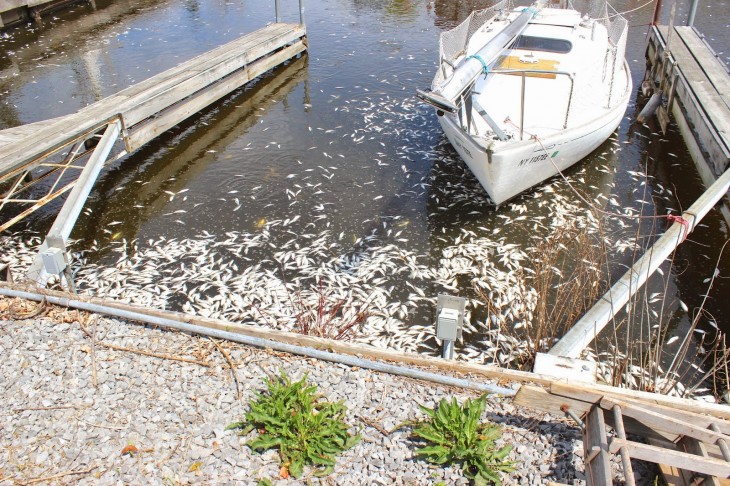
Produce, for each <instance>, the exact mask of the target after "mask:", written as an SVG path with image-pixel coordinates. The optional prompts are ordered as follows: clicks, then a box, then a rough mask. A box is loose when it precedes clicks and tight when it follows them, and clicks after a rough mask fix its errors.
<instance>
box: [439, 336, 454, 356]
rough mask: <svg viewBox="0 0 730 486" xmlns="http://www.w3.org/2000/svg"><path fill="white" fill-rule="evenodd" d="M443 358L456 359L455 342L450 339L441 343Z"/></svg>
mask: <svg viewBox="0 0 730 486" xmlns="http://www.w3.org/2000/svg"><path fill="white" fill-rule="evenodd" d="M441 346H442V348H441V357H442V358H443V359H454V341H452V340H450V339H444V341H443V343H441Z"/></svg>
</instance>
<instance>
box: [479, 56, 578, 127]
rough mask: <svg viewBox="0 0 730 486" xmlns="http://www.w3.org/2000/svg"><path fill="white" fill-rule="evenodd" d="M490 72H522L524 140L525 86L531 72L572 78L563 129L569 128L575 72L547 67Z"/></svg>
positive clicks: (521, 119)
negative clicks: (553, 69) (552, 69)
mask: <svg viewBox="0 0 730 486" xmlns="http://www.w3.org/2000/svg"><path fill="white" fill-rule="evenodd" d="M489 73H490V74H509V75H515V74H520V75H521V76H522V88H521V92H520V141H522V139H523V135H524V131H525V89H526V88H525V87H526V79H527V76H528V75H530V74H549V75H560V76H567V77H568V78H570V95H569V96H568V106H567V107H566V108H565V121H564V122H563V129H565V128H568V115H569V114H570V105H571V103H572V102H573V87H574V86H575V76H574V75H573V73H569V72H566V71H551V70H547V69H494V70H492V71H489Z"/></svg>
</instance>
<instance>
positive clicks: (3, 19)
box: [0, 0, 94, 29]
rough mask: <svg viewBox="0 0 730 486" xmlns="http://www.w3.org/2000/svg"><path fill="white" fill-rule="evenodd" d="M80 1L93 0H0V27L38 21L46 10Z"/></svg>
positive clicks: (90, 0) (49, 10)
mask: <svg viewBox="0 0 730 486" xmlns="http://www.w3.org/2000/svg"><path fill="white" fill-rule="evenodd" d="M82 2H86V3H91V4H92V5H93V4H94V0H3V1H0V29H2V28H4V27H6V26H8V27H9V26H12V25H16V24H20V23H23V22H28V21H30V20H33V21H40V20H41V18H42V16H43V15H44V14H45V13H47V12H52V11H54V10H57V9H59V8H62V7H65V6H66V5H70V4H74V3H82Z"/></svg>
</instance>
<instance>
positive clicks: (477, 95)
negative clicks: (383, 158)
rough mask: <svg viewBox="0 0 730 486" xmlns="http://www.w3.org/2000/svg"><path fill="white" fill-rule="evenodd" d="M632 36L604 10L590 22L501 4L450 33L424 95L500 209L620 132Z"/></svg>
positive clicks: (573, 14)
mask: <svg viewBox="0 0 730 486" xmlns="http://www.w3.org/2000/svg"><path fill="white" fill-rule="evenodd" d="M611 11H612V10H611ZM612 12H613V11H612ZM627 31H628V22H627V21H626V19H624V18H623V17H622V16H621V15H619V14H617V13H615V12H613V13H609V6H608V5H607V4H606V3H605V2H602V3H601V6H600V7H599V8H596V9H594V11H593V12H591V13H590V14H588V15H582V14H581V13H580V12H578V11H577V10H574V9H572V8H552V7H549V6H545V5H542V4H540V3H537V4H534V5H533V6H531V7H521V8H512V9H510V8H509V5H508V4H507V2H506V1H505V2H500V3H498V4H496V5H495V6H493V7H490V8H488V9H485V10H480V11H475V12H473V13H472V14H471V15H470V16H469V18H467V19H466V20H465V21H464V22H463V23H462V24H460V25H459V26H458V27H456V28H454V29H452V30H450V31H447V32H444V33H443V34H441V39H440V55H441V59H440V66H439V69H438V72H437V74H436V76H435V78H434V80H433V83H432V85H431V90H430V91H421V90H419V91H418V96H419V98H421V99H422V100H424V101H426V102H428V103H430V104H432V105H434V106H435V107H436V108H437V114H438V115H439V122H440V124H441V127H442V128H443V130H444V132H445V134H446V136H447V137H448V139H449V141H450V142H451V144H452V145H453V146H454V148H455V149H456V151H457V152H458V153H459V155H460V156H461V157H462V159H464V161H465V162H466V164H467V165H468V166H469V168H470V169H471V171H472V172H473V173H474V175H475V176H476V177H477V179H478V180H479V182H480V183H481V185H482V186H483V187H484V189H485V190H486V191H487V194H488V195H489V197H490V198H491V199H492V201H493V202H494V204H497V205H499V204H501V203H503V202H505V201H507V200H509V199H510V198H512V197H514V196H516V195H518V194H520V193H521V192H523V191H525V190H527V189H529V188H531V187H533V186H535V185H536V184H539V183H540V182H542V181H544V180H546V179H548V178H550V177H552V176H554V175H556V174H557V173H558V170H560V171H562V170H564V169H566V168H568V167H570V166H571V165H573V164H575V163H576V162H578V161H579V160H581V159H582V158H584V157H585V156H587V155H588V154H590V153H591V152H592V151H593V150H595V149H596V148H597V147H598V146H599V145H600V144H601V143H603V142H604V141H605V140H606V139H607V138H608V137H609V136H610V135H611V133H613V132H614V130H616V128H617V127H618V125H619V123H620V121H621V119H622V118H623V115H624V112H625V111H626V106H627V104H628V101H629V97H630V94H631V89H632V83H631V73H630V71H629V68H628V64H627V63H626V60H625V58H624V52H625V48H626V36H627Z"/></svg>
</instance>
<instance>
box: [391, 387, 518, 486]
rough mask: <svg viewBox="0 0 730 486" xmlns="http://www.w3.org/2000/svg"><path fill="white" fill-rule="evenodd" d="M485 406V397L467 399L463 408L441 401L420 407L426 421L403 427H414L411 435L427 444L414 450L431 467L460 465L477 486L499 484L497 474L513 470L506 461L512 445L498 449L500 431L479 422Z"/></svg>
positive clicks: (456, 403)
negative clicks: (497, 442)
mask: <svg viewBox="0 0 730 486" xmlns="http://www.w3.org/2000/svg"><path fill="white" fill-rule="evenodd" d="M486 403H487V395H486V394H484V395H482V396H481V397H479V398H478V399H476V400H471V399H468V400H467V401H466V402H464V405H463V406H462V405H459V403H458V402H457V401H456V398H453V399H452V400H451V401H450V402H449V401H448V400H446V399H443V400H441V402H440V403H439V404H438V406H436V407H435V408H433V409H431V408H427V407H424V406H421V405H419V407H420V409H421V411H423V413H425V414H426V415H428V418H427V419H425V420H420V421H414V422H406V423H405V424H403V426H413V427H414V428H413V431H412V435H413V436H415V437H418V438H420V439H422V440H423V441H425V442H426V444H425V445H424V446H423V447H421V448H419V449H418V450H417V451H416V457H418V458H421V459H424V460H425V461H426V462H429V463H431V464H438V465H444V464H453V463H458V464H461V467H462V470H463V471H464V475H465V476H466V477H468V478H470V479H473V480H474V484H476V485H484V484H489V483H494V484H502V481H501V480H500V477H499V472H509V471H513V470H514V468H513V466H512V463H511V462H509V461H506V460H505V458H506V457H507V455H508V454H509V453H510V451H511V450H512V446H509V445H507V446H504V447H502V448H500V449H498V450H497V448H496V444H495V441H496V440H497V439H499V438H500V437H501V436H502V429H501V428H500V427H499V426H498V425H496V424H491V423H481V422H480V418H481V416H482V413H483V412H484V408H485V407H486Z"/></svg>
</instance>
